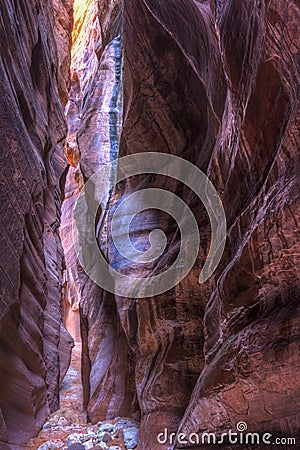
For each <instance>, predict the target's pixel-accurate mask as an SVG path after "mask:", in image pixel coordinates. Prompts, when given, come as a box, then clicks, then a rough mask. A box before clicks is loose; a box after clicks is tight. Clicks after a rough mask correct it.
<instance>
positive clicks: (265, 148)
mask: <svg viewBox="0 0 300 450" xmlns="http://www.w3.org/2000/svg"><path fill="white" fill-rule="evenodd" d="M298 21H299V5H298V4H297V2H294V1H289V2H285V1H279V2H278V1H269V2H264V1H256V0H253V1H250V2H240V1H238V0H227V1H218V2H217V1H215V2H214V1H211V2H206V1H203V2H202V1H201V2H200V1H199V2H198V1H197V2H196V1H192V0H185V1H176V2H175V1H174V0H167V1H164V2H159V1H148V0H144V1H141V2H131V1H129V0H128V1H126V0H125V1H124V8H123V45H124V113H123V127H122V134H121V141H120V152H119V154H120V156H124V155H128V154H132V153H138V152H150V151H152V152H153V151H157V152H165V153H171V154H174V155H178V156H181V157H183V158H185V159H187V160H189V161H191V162H193V163H194V164H196V165H197V166H198V167H199V168H201V169H202V170H203V171H204V172H205V173H207V174H208V175H209V177H210V179H211V180H212V181H213V183H214V185H215V187H216V189H217V191H218V193H219V195H220V196H221V198H222V201H223V204H224V208H225V212H226V217H227V222H228V238H227V245H226V249H225V253H224V256H223V258H222V261H221V264H220V266H219V267H218V269H217V271H216V273H215V275H214V276H213V278H212V279H211V280H210V281H209V282H207V283H205V284H204V285H199V284H198V281H197V277H198V274H199V271H200V267H201V266H202V264H203V260H204V259H205V256H206V255H207V252H208V248H209V239H210V227H209V223H208V221H207V217H206V215H205V212H204V210H203V206H202V205H201V202H200V201H197V200H195V198H194V196H192V195H190V193H189V192H188V191H187V189H185V188H184V187H183V186H182V185H180V184H178V183H176V182H174V181H171V182H170V180H166V179H163V178H159V177H153V176H152V177H148V176H145V177H139V178H138V179H132V180H129V181H127V182H126V183H124V184H123V185H122V186H119V188H118V190H116V191H115V192H114V193H113V197H112V199H111V203H110V205H111V207H112V206H113V204H114V203H115V202H117V201H118V200H119V199H122V198H125V197H126V196H127V195H128V194H130V193H132V192H134V191H136V190H138V189H140V188H145V187H149V186H151V187H159V188H162V189H168V190H171V191H172V192H176V194H177V195H180V196H181V197H182V198H183V199H184V201H186V202H187V203H188V204H189V205H190V206H191V208H192V210H193V212H194V214H195V216H196V218H197V221H198V224H199V228H200V232H201V236H202V238H203V241H202V242H203V245H202V247H201V249H200V252H199V257H198V261H197V264H196V266H195V268H194V269H193V270H192V271H191V273H190V274H189V275H188V276H187V277H186V278H185V279H184V280H183V281H182V282H181V283H180V284H179V285H178V286H177V287H176V288H174V289H173V290H171V291H169V292H167V293H165V294H163V295H161V296H158V297H155V298H151V299H145V300H132V299H126V298H124V297H116V296H114V295H112V294H108V293H105V292H103V291H101V289H99V288H96V287H93V285H92V283H91V282H89V283H87V284H86V285H85V289H84V290H83V292H82V296H83V297H82V329H83V330H84V331H83V335H85V336H86V337H85V344H84V345H85V350H84V355H85V356H84V358H85V369H84V371H86V373H85V374H84V379H86V380H87V381H86V384H85V386H86V403H87V408H88V413H89V416H90V418H91V419H92V420H93V421H95V420H96V418H97V417H99V418H102V417H105V416H113V415H116V414H118V411H119V409H120V404H121V405H122V407H125V408H127V414H128V413H130V409H131V415H134V414H137V413H138V409H136V412H134V409H135V408H134V407H133V405H134V403H133V401H135V400H134V392H136V396H137V401H138V407H139V408H140V412H141V426H140V436H139V448H140V449H149V448H151V449H156V448H157V449H158V448H160V449H161V448H164V446H162V445H159V444H158V443H157V442H156V436H157V433H159V432H161V431H163V429H164V428H165V427H167V428H168V430H169V432H170V433H171V432H176V431H178V430H180V431H182V432H184V433H186V434H189V433H191V432H196V433H200V434H201V433H202V432H204V431H211V432H216V433H219V434H221V433H222V432H225V431H227V430H229V429H231V428H232V429H235V426H236V423H237V422H238V421H241V420H243V421H245V422H246V423H247V424H248V428H249V430H251V431H257V432H263V431H268V432H270V433H272V434H273V435H287V436H297V434H299V430H298V424H299V416H298V411H297V408H296V407H295V404H296V403H297V401H298V400H296V399H298V395H299V382H298V377H297V373H298V370H299V338H298V332H297V330H298V329H299V314H298V310H299V235H298V223H299V197H298V195H299V194H298V191H299V156H298V147H297V145H298V144H299V135H298V126H299V115H298V114H299V111H298V103H297V95H298V92H299V67H298V66H297V64H298V62H297V61H298V60H297V58H299V53H298V52H299V32H298V28H297V26H296V24H297V22H298ZM98 100H99V97H98V96H97V101H98ZM94 102H96V98H94V97H93V94H91V97H90V104H94ZM95 104H96V103H95ZM93 113H94V111H93ZM88 117H89V120H93V114H91V115H90V116H88ZM83 123H84V122H83ZM78 137H79V142H81V144H80V145H82V148H83V159H82V162H83V166H82V167H85V170H86V174H87V175H88V176H90V175H91V174H92V173H94V171H95V170H96V168H97V167H99V163H98V162H97V157H96V155H94V154H93V156H92V160H90V159H89V158H90V156H89V155H90V154H92V152H91V150H89V153H85V152H86V149H87V148H90V149H91V147H89V143H90V142H91V135H90V132H89V131H88V127H87V126H85V127H84V128H81V131H80V132H79V134H78ZM102 138H103V135H102ZM102 138H101V139H102ZM101 139H100V143H99V144H98V145H99V148H100V146H101V142H102V141H101ZM94 161H95V163H94ZM112 211H113V210H112ZM109 220H110V219H109ZM108 224H109V221H108ZM133 227H134V228H133V239H135V238H136V242H138V244H139V245H141V246H143V245H144V246H145V245H146V244H147V242H148V235H149V232H150V231H151V230H152V229H155V228H161V229H163V230H164V231H165V233H166V235H167V241H168V246H167V251H166V252H165V254H164V256H163V258H162V259H161V260H160V261H159V264H158V265H156V266H155V265H153V266H148V267H145V266H144V267H140V266H138V265H132V264H129V263H128V262H124V260H122V259H121V258H120V256H119V255H118V254H117V253H116V252H115V250H114V246H113V242H112V237H111V235H110V231H108V235H107V229H104V230H102V234H101V233H100V236H99V238H100V240H101V236H102V238H103V240H106V236H107V237H108V247H105V248H107V249H108V250H107V252H106V253H105V254H107V258H108V260H109V262H110V263H111V264H112V265H113V267H115V268H116V267H117V268H119V269H121V270H122V271H125V273H127V274H133V275H134V274H137V275H140V274H143V275H144V276H148V277H149V278H150V276H151V275H153V274H157V273H159V272H160V270H161V269H162V268H165V267H167V266H168V264H170V263H171V262H172V261H173V258H174V255H176V251H177V249H178V245H179V238H180V236H178V233H176V231H177V229H176V226H175V225H174V223H173V222H172V220H171V219H170V217H168V216H166V215H163V214H161V213H158V212H157V211H153V210H152V211H149V210H148V211H146V212H145V213H141V214H140V215H139V216H138V218H136V220H135V222H134V224H133ZM205 243H206V244H205ZM99 329H101V332H102V334H101V337H99V338H97V339H96V340H95V335H96V333H97V332H96V330H99ZM108 348H109V352H108V351H107V349H108ZM120 349H121V352H120ZM124 349H127V356H126V358H127V360H126V358H125V359H124V357H123V358H120V357H119V355H120V353H122V354H124V353H125V354H126V350H124ZM104 361H105V364H104ZM102 370H103V372H102ZM104 374H105V375H104ZM118 376H119V377H121V379H122V383H120V381H119V379H118ZM126 377H129V378H128V379H129V380H131V383H130V388H129V385H128V386H127V389H124V392H126V395H124V396H122V402H121V403H120V401H118V402H116V401H113V400H112V399H114V398H117V393H120V392H123V391H122V389H123V388H122V386H124V383H125V381H126ZM114 380H115V381H114ZM88 389H90V390H88ZM120 389H121V391H120ZM131 392H132V397H131V394H130V393H131ZM187 446H188V445H185V447H187ZM179 447H180V446H179ZM183 447H184V445H183ZM165 448H168V444H166V446H165Z"/></svg>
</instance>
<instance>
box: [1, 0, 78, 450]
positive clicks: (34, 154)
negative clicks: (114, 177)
mask: <svg viewBox="0 0 300 450" xmlns="http://www.w3.org/2000/svg"><path fill="white" fill-rule="evenodd" d="M54 29H55V20H54V11H53V7H52V4H51V2H47V1H43V0H40V1H30V0H28V1H22V2H14V1H10V0H8V1H6V2H2V3H1V6H0V48H1V56H0V65H1V68H0V85H1V100H0V121H1V128H0V130H1V131H0V133H1V145H2V150H1V154H0V158H1V175H0V184H1V195H0V196H1V202H0V204H1V217H0V227H1V246H0V247H1V249H0V255H1V256H0V260H1V269H0V276H1V283H0V290H1V310H0V353H1V356H0V409H1V414H0V418H1V419H0V420H1V425H0V430H1V432H0V447H1V449H3V450H4V449H5V450H6V449H9V448H11V449H19V448H24V445H25V444H26V442H27V441H28V439H29V438H30V437H31V436H32V435H33V434H34V433H36V432H37V431H38V430H39V428H40V427H41V426H42V424H43V422H44V420H45V418H46V416H47V415H48V414H49V412H50V411H53V410H54V409H55V408H57V407H58V406H59V397H58V386H59V378H60V375H62V374H63V372H65V371H66V367H67V365H68V362H69V358H70V349H71V344H72V339H71V337H70V335H69V334H68V333H67V332H66V330H65V328H64V326H63V323H62V314H61V269H62V259H63V253H62V248H61V245H60V241H59V237H58V233H57V229H58V226H59V217H60V213H59V208H60V190H59V187H58V178H59V175H60V171H61V167H62V166H63V165H66V162H64V161H63V153H62V149H61V142H62V141H63V139H64V137H65V135H66V131H67V130H66V123H65V119H64V115H63V111H62V106H61V102H60V99H59V92H58V91H59V90H60V92H61V93H62V95H66V88H65V87H64V85H61V81H60V79H61V78H60V76H59V75H58V70H59V64H58V54H57V46H56V41H55V36H54V32H53V30H54ZM64 49H65V51H66V52H67V53H68V50H67V45H66V47H64ZM62 51H63V49H62ZM66 59H67V56H66ZM65 70H67V69H65ZM66 83H67V80H66ZM54 154H55V155H56V156H55V157H54ZM8 443H9V444H8Z"/></svg>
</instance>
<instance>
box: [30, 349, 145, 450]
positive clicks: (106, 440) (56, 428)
mask: <svg viewBox="0 0 300 450" xmlns="http://www.w3.org/2000/svg"><path fill="white" fill-rule="evenodd" d="M136 437H137V425H136V424H135V423H134V422H132V421H131V420H128V419H126V418H125V419H123V418H122V419H121V418H117V419H115V420H113V421H110V422H98V424H97V425H92V424H91V423H88V422H87V418H86V414H85V412H84V411H83V407H82V384H81V343H79V342H77V343H76V344H75V346H74V348H73V350H72V358H71V364H70V367H69V369H68V371H67V374H66V376H65V378H64V380H63V382H62V383H61V386H60V409H59V410H58V411H56V412H54V413H53V414H51V415H50V416H49V417H48V419H47V421H46V422H45V424H44V426H43V428H42V430H41V431H40V433H39V435H38V436H37V437H36V438H34V439H32V440H31V441H30V442H29V443H28V445H27V447H26V450H37V449H39V450H52V449H62V450H65V449H68V448H70V450H71V448H72V449H73V450H80V449H82V450H84V449H87V450H88V449H94V450H98V449H99V450H100V449H104V450H105V449H109V448H110V449H111V450H126V449H129V448H130V443H132V448H135V446H136V443H137V442H136ZM124 441H125V442H124ZM74 444H77V446H75V445H74ZM80 444H81V445H80ZM70 446H71V447H70Z"/></svg>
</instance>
